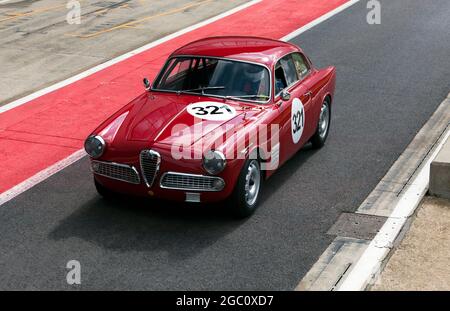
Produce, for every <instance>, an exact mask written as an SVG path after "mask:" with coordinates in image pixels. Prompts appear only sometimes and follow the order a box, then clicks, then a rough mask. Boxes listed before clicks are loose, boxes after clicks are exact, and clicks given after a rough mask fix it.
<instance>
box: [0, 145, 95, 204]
mask: <svg viewBox="0 0 450 311" xmlns="http://www.w3.org/2000/svg"><path fill="white" fill-rule="evenodd" d="M85 155H86V152H85V151H84V150H83V149H81V150H78V151H76V152H75V153H73V154H71V155H70V156H68V157H67V158H65V159H62V160H61V161H59V162H57V163H55V164H53V165H52V166H49V167H47V168H46V169H45V170H42V171H40V172H39V173H37V174H35V175H34V176H31V177H30V178H28V179H27V180H25V181H23V182H21V183H20V184H18V185H16V186H14V187H12V188H11V189H9V190H7V191H5V192H3V193H2V194H1V195H0V205H2V204H4V203H6V202H8V201H9V200H11V199H13V198H15V197H16V196H18V195H19V194H21V193H22V192H25V191H27V190H28V189H30V188H31V187H33V186H35V185H37V184H39V183H40V182H42V181H44V180H46V179H47V178H49V177H50V176H52V175H53V174H56V173H58V172H59V171H61V170H62V169H64V168H66V167H67V166H69V165H70V164H72V163H75V162H76V161H78V160H80V159H81V158H83V157H84V156H85Z"/></svg>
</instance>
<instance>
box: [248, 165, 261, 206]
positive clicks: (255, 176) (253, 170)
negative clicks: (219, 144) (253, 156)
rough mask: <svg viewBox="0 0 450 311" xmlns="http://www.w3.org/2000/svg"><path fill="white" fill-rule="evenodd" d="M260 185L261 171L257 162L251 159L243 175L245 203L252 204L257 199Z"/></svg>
mask: <svg viewBox="0 0 450 311" xmlns="http://www.w3.org/2000/svg"><path fill="white" fill-rule="evenodd" d="M260 187H261V172H260V170H259V165H258V162H256V161H255V160H253V161H252V162H250V164H249V166H248V168H247V173H246V175H245V202H246V203H247V205H249V206H252V205H253V204H255V202H256V200H257V199H258V195H259V188H260Z"/></svg>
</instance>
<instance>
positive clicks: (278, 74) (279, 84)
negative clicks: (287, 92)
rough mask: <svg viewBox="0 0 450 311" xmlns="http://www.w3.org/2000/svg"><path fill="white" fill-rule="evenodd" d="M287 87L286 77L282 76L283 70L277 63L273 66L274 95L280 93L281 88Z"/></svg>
mask: <svg viewBox="0 0 450 311" xmlns="http://www.w3.org/2000/svg"><path fill="white" fill-rule="evenodd" d="M286 87H287V82H286V77H285V76H284V70H283V68H282V67H281V65H280V64H279V63H278V64H277V65H276V66H275V95H278V94H280V92H281V91H282V90H284V89H285V88H286Z"/></svg>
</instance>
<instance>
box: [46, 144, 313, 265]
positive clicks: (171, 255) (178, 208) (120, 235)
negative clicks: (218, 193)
mask: <svg viewBox="0 0 450 311" xmlns="http://www.w3.org/2000/svg"><path fill="white" fill-rule="evenodd" d="M314 152H315V151H313V150H311V148H310V147H308V146H306V147H305V148H304V149H302V151H301V152H298V153H297V154H296V155H294V156H293V157H292V158H291V159H290V160H289V161H288V162H287V163H285V164H284V165H283V166H282V167H281V168H280V169H279V170H278V171H277V172H276V173H275V174H274V175H273V176H272V177H271V178H270V179H269V180H268V181H267V187H265V190H264V193H263V195H262V197H261V208H274V207H273V206H266V207H265V206H264V205H265V204H264V203H265V201H266V200H267V199H268V198H270V197H271V196H272V195H273V194H274V193H275V192H276V191H277V189H279V188H280V187H282V186H283V184H284V183H285V182H286V181H287V180H289V177H290V176H291V175H292V174H293V173H294V172H295V171H296V169H298V168H299V167H300V166H301V165H302V163H304V162H305V161H306V160H307V159H308V158H309V157H310V156H311V155H312V154H313V153H314ZM88 197H89V199H88V200H87V201H85V202H84V203H82V204H81V206H79V207H77V208H76V211H75V212H74V213H73V214H71V215H70V216H68V217H67V218H65V219H64V220H63V221H62V222H61V223H59V224H58V226H57V227H56V228H55V229H54V230H52V231H51V232H50V233H49V238H51V239H53V240H57V241H61V240H62V241H63V240H65V239H68V238H72V237H76V238H79V239H82V240H84V241H87V242H90V243H94V244H96V245H98V246H100V247H102V248H104V249H108V250H114V251H118V252H128V251H137V252H146V254H149V256H151V254H152V253H155V254H156V253H158V252H161V251H165V252H167V254H168V260H169V261H174V262H177V261H182V260H185V259H187V258H190V257H192V256H195V255H196V254H198V253H199V252H201V251H202V250H203V249H205V248H208V247H209V246H210V245H212V244H214V243H216V242H217V241H218V240H220V239H221V238H223V237H224V236H226V235H228V234H230V233H231V232H233V231H235V230H237V229H238V228H239V227H240V226H242V225H243V224H245V223H246V222H251V221H255V218H257V214H258V211H257V214H256V215H255V216H254V217H253V218H247V219H235V218H233V217H232V216H231V215H230V213H229V211H228V209H227V204H229V203H226V202H223V203H217V204H214V205H212V204H209V205H195V204H186V203H174V202H168V201H160V200H154V199H146V198H131V197H124V196H119V197H117V198H115V199H114V200H105V199H103V198H101V197H100V196H99V195H98V194H97V193H96V192H95V189H94V187H93V185H92V187H90V192H89V193H88Z"/></svg>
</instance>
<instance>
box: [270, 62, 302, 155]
mask: <svg viewBox="0 0 450 311" xmlns="http://www.w3.org/2000/svg"><path fill="white" fill-rule="evenodd" d="M301 78H302V77H301V76H300V75H299V70H298V69H297V67H296V65H295V63H294V58H293V54H288V55H286V56H284V57H283V58H281V59H280V60H279V61H278V62H277V64H276V65H275V70H274V94H275V103H276V104H277V106H278V113H279V118H278V122H279V126H280V162H281V163H283V162H285V161H286V160H287V159H289V158H290V157H291V156H292V155H293V154H294V153H296V152H297V151H298V150H299V149H300V148H301V147H302V146H303V145H304V144H305V142H307V140H308V139H309V137H307V133H305V128H306V127H305V125H307V120H308V119H309V118H310V117H311V116H310V112H311V111H310V108H311V94H309V89H308V88H307V87H306V86H305V85H303V83H302V79H301ZM283 91H287V92H289V94H290V98H289V100H287V101H283V100H282V98H281V93H282V92H283Z"/></svg>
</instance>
